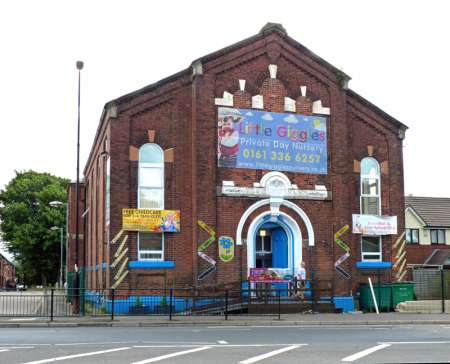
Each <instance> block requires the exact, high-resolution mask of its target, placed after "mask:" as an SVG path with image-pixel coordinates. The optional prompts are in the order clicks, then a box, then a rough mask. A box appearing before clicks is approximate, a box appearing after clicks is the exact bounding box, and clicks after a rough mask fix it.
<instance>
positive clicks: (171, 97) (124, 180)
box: [84, 26, 406, 294]
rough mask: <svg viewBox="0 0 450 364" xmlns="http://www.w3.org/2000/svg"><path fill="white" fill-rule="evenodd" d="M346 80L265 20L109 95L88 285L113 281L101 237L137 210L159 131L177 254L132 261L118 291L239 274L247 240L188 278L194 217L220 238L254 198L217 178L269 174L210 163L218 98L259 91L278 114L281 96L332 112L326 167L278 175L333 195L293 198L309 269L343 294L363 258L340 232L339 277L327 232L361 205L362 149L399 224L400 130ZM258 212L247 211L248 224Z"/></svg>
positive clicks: (241, 98) (93, 166) (198, 237)
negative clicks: (142, 174)
mask: <svg viewBox="0 0 450 364" xmlns="http://www.w3.org/2000/svg"><path fill="white" fill-rule="evenodd" d="M270 64H275V65H277V67H278V72H277V75H276V78H271V77H270V76H269V72H268V66H269V65H270ZM240 79H242V80H245V81H246V85H245V89H244V90H240V88H239V82H238V80H240ZM346 81H348V76H346V75H345V74H343V73H342V72H340V71H338V70H337V69H335V68H334V67H333V66H331V65H329V64H328V63H327V62H325V61H323V60H322V59H320V58H319V57H317V56H316V55H314V54H313V53H311V52H310V51H309V50H307V49H306V48H304V47H303V46H302V45H300V44H299V43H297V42H296V41H295V40H293V39H292V38H290V37H289V36H288V35H287V34H286V32H285V31H284V29H282V28H281V27H279V26H272V27H265V28H263V30H262V31H261V32H260V33H258V34H257V35H255V36H253V37H251V38H248V39H246V40H244V41H242V42H239V43H237V44H235V45H233V46H230V47H227V48H225V49H223V50H221V51H218V52H215V53H213V54H211V55H208V56H205V57H202V58H201V59H199V60H196V61H194V62H193V64H192V66H191V67H189V68H187V69H186V70H183V71H181V72H179V73H178V74H176V75H173V76H171V77H169V78H167V79H164V80H161V81H160V82H158V83H156V84H153V85H150V86H147V87H145V88H143V89H141V90H138V91H136V92H134V93H131V94H128V95H125V96H123V97H121V98H119V99H117V100H114V101H112V102H110V103H108V104H107V105H106V106H105V111H104V113H103V115H102V118H101V122H100V125H99V128H98V130H97V135H96V138H95V141H94V145H93V148H92V150H91V154H90V157H89V160H88V163H87V166H86V168H85V171H84V174H85V179H86V207H87V208H89V212H88V214H87V215H86V217H85V219H86V220H85V221H86V249H87V261H86V265H87V266H89V267H91V273H90V274H89V278H88V283H87V285H88V287H89V288H92V289H102V288H107V287H109V286H111V282H112V279H113V278H112V277H113V276H114V275H115V272H114V270H113V269H111V268H110V267H109V266H110V263H111V262H112V261H113V260H114V254H115V253H116V250H117V248H118V244H114V245H112V244H108V236H109V237H110V238H111V237H114V236H115V235H116V234H117V233H118V232H119V231H120V230H121V228H122V208H136V207H137V175H138V162H137V158H136V150H137V149H138V148H139V147H141V146H142V145H143V144H145V143H148V142H149V131H154V132H155V136H154V142H155V143H156V144H158V145H159V146H161V148H162V149H163V150H168V149H172V148H173V150H174V159H173V162H166V163H165V209H176V210H180V211H181V232H180V233H166V234H165V260H170V261H173V262H174V263H175V268H174V269H167V270H162V269H151V270H149V269H129V273H128V275H127V276H126V278H125V279H124V280H123V282H122V283H121V285H120V288H126V289H132V288H150V287H154V286H161V285H162V284H163V283H164V282H167V284H169V285H174V286H177V287H191V286H198V285H201V286H225V285H227V284H231V283H236V282H240V281H241V280H243V279H246V276H247V270H246V259H247V255H246V254H247V253H246V246H245V244H243V245H242V246H236V247H235V257H234V259H233V260H232V261H231V262H227V263H224V262H222V261H220V260H219V259H218V257H217V249H218V248H217V242H215V243H214V244H212V245H211V246H210V248H209V249H208V252H207V254H208V255H210V256H212V257H214V258H215V259H216V260H217V272H216V273H214V274H211V275H210V276H208V277H207V278H206V279H205V280H203V281H201V282H198V281H197V279H196V277H197V275H198V273H199V272H201V271H202V270H203V269H205V268H206V266H205V265H204V263H202V262H201V261H199V258H198V256H197V247H198V245H199V243H200V242H202V241H204V240H205V239H206V238H207V234H205V232H204V231H202V230H201V229H199V227H198V225H197V221H198V220H202V221H204V222H206V223H207V224H208V225H209V226H211V227H212V228H213V229H214V230H215V231H216V235H217V236H220V235H229V236H233V237H235V235H236V227H237V225H238V223H239V220H240V218H241V216H242V214H243V213H244V212H245V210H246V209H247V208H248V207H249V206H251V205H252V204H253V203H255V202H256V201H257V199H256V198H236V197H229V196H224V195H220V194H218V193H217V187H218V186H221V185H222V182H223V181H234V183H235V185H237V186H242V187H251V186H252V185H253V183H254V182H259V181H260V180H261V178H262V176H263V175H264V174H266V173H267V172H269V171H265V170H253V169H231V168H218V167H217V154H216V150H217V106H216V105H215V102H214V100H215V98H220V97H222V95H223V93H224V91H227V92H229V93H231V94H233V100H234V104H233V107H234V108H251V105H252V104H251V97H252V96H254V95H262V96H263V102H264V110H265V111H272V112H284V98H285V97H286V96H287V97H290V98H292V99H294V100H296V109H297V112H296V113H298V114H305V115H310V114H311V113H312V103H313V101H316V100H321V102H322V105H323V106H324V107H329V108H330V110H331V115H330V116H329V117H327V134H328V146H327V147H328V149H327V150H328V173H327V174H326V175H318V174H317V175H315V174H300V173H292V172H283V173H284V174H285V175H286V176H287V177H288V178H289V180H290V181H291V183H293V184H297V185H298V187H299V188H300V189H314V186H315V185H323V186H326V188H327V190H329V191H331V193H332V199H331V200H325V201H312V200H292V202H294V203H295V204H297V205H298V206H299V207H301V209H303V210H304V212H305V213H306V214H307V215H308V216H309V218H310V220H311V222H312V225H313V227H314V232H315V246H307V245H306V244H303V248H302V249H303V257H304V259H305V261H306V265H307V269H308V270H309V271H312V270H314V273H315V276H316V278H318V279H321V280H328V281H330V282H331V284H332V286H333V288H334V290H335V292H337V293H340V294H346V293H348V292H349V291H350V290H352V289H354V288H355V287H356V285H357V284H358V282H359V281H362V280H366V278H365V276H363V275H361V274H360V272H359V271H358V270H357V269H356V262H357V261H360V260H361V243H360V236H359V235H355V234H352V233H351V232H348V233H346V235H345V236H344V237H343V239H344V240H345V241H346V243H347V244H348V245H349V246H350V248H351V258H350V259H348V260H347V261H346V262H345V263H344V265H343V268H345V269H346V270H347V271H348V272H350V273H351V274H352V277H353V278H352V280H350V281H346V280H343V279H342V278H341V277H340V276H339V275H338V274H337V273H336V272H335V270H334V265H333V264H334V261H335V260H336V259H337V257H339V256H340V255H342V253H343V252H342V251H340V250H339V248H337V247H336V246H335V244H334V242H333V234H334V233H335V232H336V231H337V230H339V229H340V228H341V227H342V226H343V225H345V224H350V225H351V218H352V214H353V213H359V211H360V201H359V198H360V187H359V183H360V182H359V181H360V180H359V170H358V168H357V167H355V166H357V165H358V161H360V160H361V159H362V158H364V157H366V156H368V155H369V151H370V153H371V154H372V155H373V156H374V157H375V158H376V159H377V160H378V161H379V162H380V164H381V165H382V176H381V199H382V200H381V201H382V214H383V215H392V216H397V217H398V230H399V232H402V231H403V230H404V214H403V207H404V191H403V156H402V132H404V130H405V129H406V127H405V126H404V125H403V124H401V123H400V122H398V121H397V120H395V119H393V118H392V117H390V116H389V115H387V114H385V113H384V112H383V111H381V110H380V109H378V108H377V107H376V106H374V105H372V104H371V103H369V102H368V101H367V100H365V99H363V98H362V97H361V96H359V95H357V94H356V93H355V92H353V91H351V90H349V89H348V88H347V86H346ZM301 85H305V86H306V87H307V90H308V91H307V96H302V95H301V94H300V92H299V86H301ZM102 153H103V154H102ZM105 153H106V154H107V156H108V157H109V158H110V163H111V189H110V191H111V218H110V225H109V227H107V226H105V223H104V213H105V203H104V200H105V196H104V194H105V192H104V191H105V187H104V183H105V182H104V181H105V173H106V172H105V158H104V155H105ZM102 155H103V156H102ZM266 209H267V208H266ZM263 210H264V208H261V209H260V210H258V211H255V212H254V214H253V215H252V216H251V217H250V218H249V221H251V219H252V218H253V217H255V216H257V215H258V214H259V213H261V212H262V211H263ZM281 211H283V212H285V213H286V214H288V215H290V216H292V218H294V219H295V220H296V221H297V223H298V224H299V226H300V229H301V232H302V236H303V237H304V238H306V237H307V231H306V228H305V225H304V223H303V221H301V220H300V219H299V218H298V217H297V216H296V215H295V214H293V213H292V210H290V209H288V208H285V207H282V208H281ZM248 225H249V223H247V224H246V225H245V227H244V231H243V236H246V233H247V229H248V227H249V226H248ZM108 234H109V235H108ZM127 235H128V241H127V246H128V248H129V250H128V254H127V255H128V258H129V260H130V261H135V260H138V252H137V233H135V232H128V233H127ZM395 239H396V236H386V237H383V261H391V258H392V257H391V244H392V242H393V241H395ZM102 263H106V268H105V269H103V268H101V269H98V270H97V271H95V270H93V269H92V268H93V267H96V266H97V265H102Z"/></svg>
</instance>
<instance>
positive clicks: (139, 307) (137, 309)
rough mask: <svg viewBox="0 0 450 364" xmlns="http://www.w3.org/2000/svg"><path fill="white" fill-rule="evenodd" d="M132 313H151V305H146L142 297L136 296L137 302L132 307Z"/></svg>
mask: <svg viewBox="0 0 450 364" xmlns="http://www.w3.org/2000/svg"><path fill="white" fill-rule="evenodd" d="M130 313H132V314H135V315H145V314H149V313H150V307H147V306H145V305H144V304H143V303H142V301H141V298H140V297H137V298H136V302H135V304H134V305H133V306H131V307H130Z"/></svg>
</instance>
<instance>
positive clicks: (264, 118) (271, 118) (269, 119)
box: [261, 112, 273, 121]
mask: <svg viewBox="0 0 450 364" xmlns="http://www.w3.org/2000/svg"><path fill="white" fill-rule="evenodd" d="M261 119H263V120H266V121H272V120H273V116H272V115H270V113H268V112H266V113H265V114H264V115H263V116H261Z"/></svg>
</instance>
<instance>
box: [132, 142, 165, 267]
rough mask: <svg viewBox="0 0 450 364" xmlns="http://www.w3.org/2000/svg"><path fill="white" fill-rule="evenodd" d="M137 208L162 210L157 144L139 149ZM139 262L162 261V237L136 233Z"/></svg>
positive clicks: (161, 173) (161, 158)
mask: <svg viewBox="0 0 450 364" xmlns="http://www.w3.org/2000/svg"><path fill="white" fill-rule="evenodd" d="M138 208H140V209H155V210H158V209H161V210H162V209H164V152H163V150H162V149H161V147H160V146H159V145H157V144H153V143H148V144H144V145H143V146H142V147H141V148H140V149H139V172H138ZM138 248H139V249H138V250H139V253H138V258H139V260H164V235H163V234H162V233H155V234H153V233H144V232H139V233H138Z"/></svg>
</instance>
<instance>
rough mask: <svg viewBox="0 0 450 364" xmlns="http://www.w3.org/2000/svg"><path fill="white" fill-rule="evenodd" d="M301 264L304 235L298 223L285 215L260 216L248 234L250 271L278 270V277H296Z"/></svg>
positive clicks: (282, 213) (269, 214)
mask: <svg viewBox="0 0 450 364" xmlns="http://www.w3.org/2000/svg"><path fill="white" fill-rule="evenodd" d="M301 260H302V234H301V231H300V228H299V226H298V224H297V222H296V221H295V220H294V219H293V218H292V217H291V216H289V215H287V214H286V213H284V212H280V213H279V215H277V216H273V215H272V214H271V211H270V210H269V211H266V212H263V213H262V214H260V215H259V216H257V217H256V218H255V219H254V220H253V221H252V223H251V224H250V226H249V229H248V232H247V269H248V274H250V269H251V268H258V267H262V268H272V269H276V270H277V272H278V273H279V275H281V276H285V275H294V274H295V268H296V267H298V266H299V264H300V262H301Z"/></svg>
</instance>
